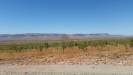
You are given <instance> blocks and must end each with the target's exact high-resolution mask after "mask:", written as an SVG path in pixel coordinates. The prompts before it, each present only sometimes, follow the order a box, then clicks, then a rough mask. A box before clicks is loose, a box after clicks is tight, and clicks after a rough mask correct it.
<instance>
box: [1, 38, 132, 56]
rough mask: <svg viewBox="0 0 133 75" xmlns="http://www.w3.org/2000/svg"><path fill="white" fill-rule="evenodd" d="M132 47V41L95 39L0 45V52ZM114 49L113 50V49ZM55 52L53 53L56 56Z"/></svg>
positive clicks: (111, 50)
mask: <svg viewBox="0 0 133 75" xmlns="http://www.w3.org/2000/svg"><path fill="white" fill-rule="evenodd" d="M132 47H133V39H132V38H127V39H97V40H58V41H37V42H25V43H24V42H23V43H1V44H0V52H1V54H2V53H10V54H11V53H21V52H22V53H23V52H32V51H36V52H44V53H45V52H46V51H50V50H55V51H56V50H58V51H60V52H63V53H64V52H65V50H67V48H69V49H70V50H71V51H72V50H73V49H74V48H77V49H79V50H81V51H83V52H86V53H87V51H88V50H89V51H91V50H94V48H95V50H97V51H98V52H100V53H102V52H103V51H110V53H113V52H117V51H115V50H119V52H122V51H125V52H128V51H129V50H130V51H131V50H132ZM110 48H111V49H110ZM113 48H114V49H113ZM56 53H57V52H55V54H56Z"/></svg>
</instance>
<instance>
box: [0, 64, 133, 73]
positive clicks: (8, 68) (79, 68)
mask: <svg viewBox="0 0 133 75" xmlns="http://www.w3.org/2000/svg"><path fill="white" fill-rule="evenodd" d="M0 75H133V66H121V65H119V66H118V65H23V66H17V65H1V66H0Z"/></svg>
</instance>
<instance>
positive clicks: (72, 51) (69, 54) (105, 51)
mask: <svg viewBox="0 0 133 75" xmlns="http://www.w3.org/2000/svg"><path fill="white" fill-rule="evenodd" d="M132 50H133V48H131V47H125V46H123V45H118V46H111V45H107V46H104V47H101V46H97V47H87V50H86V51H83V50H82V49H78V48H77V47H74V48H66V49H65V50H64V52H63V51H62V49H61V48H49V49H47V50H43V51H42V52H40V51H39V50H29V51H23V52H8V53H6V52H4V53H0V59H16V58H23V57H26V58H29V57H39V56H44V57H45V56H46V57H47V56H56V57H59V58H61V57H64V58H73V57H78V56H80V55H82V54H85V55H87V56H101V57H102V56H110V57H113V56H115V55H122V54H127V53H133V52H132Z"/></svg>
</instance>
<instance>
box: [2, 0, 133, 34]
mask: <svg viewBox="0 0 133 75" xmlns="http://www.w3.org/2000/svg"><path fill="white" fill-rule="evenodd" d="M19 33H67V34H74V33H84V34H89V33H109V34H122V35H133V0H0V34H19Z"/></svg>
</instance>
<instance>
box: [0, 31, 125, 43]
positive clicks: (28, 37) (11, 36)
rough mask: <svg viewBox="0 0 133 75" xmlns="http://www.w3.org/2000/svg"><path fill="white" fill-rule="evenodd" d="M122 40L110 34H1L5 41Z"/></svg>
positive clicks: (1, 38)
mask: <svg viewBox="0 0 133 75" xmlns="http://www.w3.org/2000/svg"><path fill="white" fill-rule="evenodd" d="M114 37H115V38H121V37H125V36H123V35H111V34H108V33H96V34H57V33H24V34H0V41H3V40H59V39H89V38H114Z"/></svg>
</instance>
